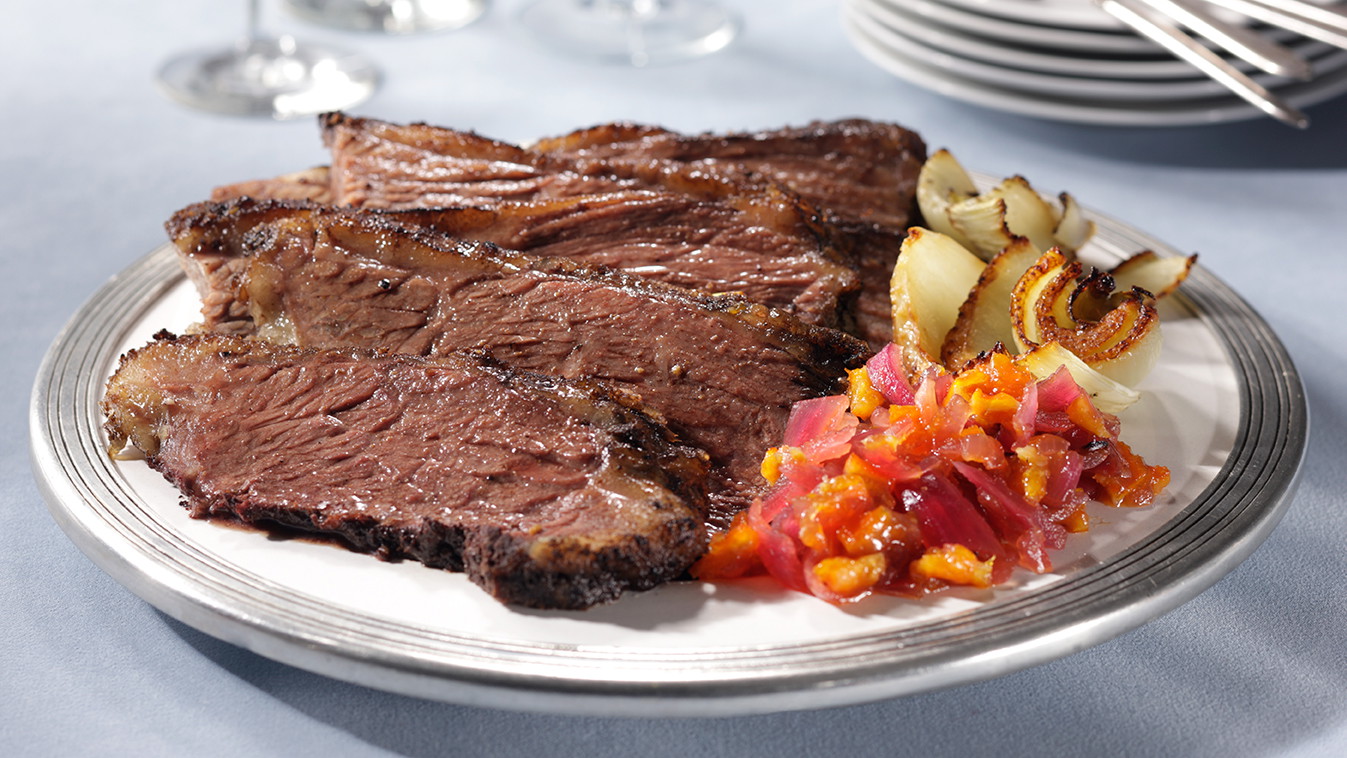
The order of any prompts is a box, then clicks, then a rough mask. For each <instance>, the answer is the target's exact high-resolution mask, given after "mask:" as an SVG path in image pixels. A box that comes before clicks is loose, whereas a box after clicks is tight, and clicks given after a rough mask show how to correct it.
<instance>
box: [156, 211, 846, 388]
mask: <svg viewBox="0 0 1347 758" xmlns="http://www.w3.org/2000/svg"><path fill="white" fill-rule="evenodd" d="M436 212H437V211H428V213H430V214H434V213H436ZM294 218H305V219H316V218H324V219H331V220H334V221H340V222H342V223H346V224H350V225H355V226H359V227H364V228H366V229H368V230H369V231H371V232H372V233H380V232H383V233H387V234H389V235H393V236H400V237H405V238H407V239H410V240H412V241H414V242H416V243H417V244H419V245H423V246H425V247H426V248H427V249H429V250H434V251H438V252H439V253H442V254H445V255H453V256H462V257H465V258H470V259H478V260H489V261H493V262H499V263H500V264H502V265H506V266H511V267H514V268H516V269H518V270H532V271H538V272H540V273H546V274H553V275H558V276H565V277H570V278H575V279H585V280H591V281H595V282H599V283H602V284H604V285H607V286H611V287H615V288H619V289H622V290H625V291H628V292H633V293H637V294H639V295H641V296H643V297H649V298H654V299H658V300H664V301H669V302H681V303H685V304H689V305H693V306H695V307H697V308H700V309H703V310H707V311H713V312H719V313H725V314H728V315H731V316H734V317H735V318H737V319H740V320H742V321H744V322H746V323H748V324H751V325H752V326H753V327H755V328H757V329H761V330H763V331H764V332H765V333H766V335H768V336H769V337H770V339H772V340H773V341H777V342H780V343H781V344H783V345H784V346H785V347H786V348H787V349H788V350H790V351H791V352H792V354H794V355H795V356H796V357H797V358H798V359H799V360H800V361H801V363H802V366H803V367H809V368H814V369H815V370H816V371H817V372H818V373H819V374H821V375H826V376H832V377H836V376H839V375H840V374H841V372H842V371H843V370H845V369H846V368H854V367H855V365H857V362H858V361H861V360H863V359H864V357H865V353H866V348H865V346H864V345H862V344H860V343H859V342H857V341H856V340H855V339H854V338H853V337H851V336H850V335H848V334H846V333H844V332H841V331H838V330H835V329H828V328H822V327H815V326H811V325H809V324H806V323H804V322H802V321H800V320H799V319H798V318H795V317H793V316H791V315H790V314H788V313H785V312H783V311H781V310H778V309H775V308H771V307H768V306H765V305H762V304H760V303H756V302H754V301H752V300H749V299H747V298H745V297H742V296H739V295H733V294H724V295H708V294H704V293H699V292H696V291H692V290H687V289H684V288H681V287H674V286H670V285H666V284H662V283H660V282H657V281H651V280H648V279H644V278H641V277H635V276H631V275H628V274H625V273H623V272H621V271H616V270H612V269H607V268H591V267H588V266H584V265H582V264H579V263H576V262H574V261H571V260H567V259H563V258H551V257H535V256H528V255H521V254H519V253H516V252H514V251H509V250H504V249H501V248H500V247H498V246H496V245H494V244H491V243H487V242H465V241H462V240H456V239H453V238H451V237H447V236H445V235H443V234H441V233H439V232H438V231H436V230H435V229H434V228H433V226H430V227H427V226H419V225H410V226H409V225H407V224H405V223H404V221H405V217H404V213H402V212H383V213H376V212H370V211H354V210H346V209H340V208H330V207H324V206H318V205H313V204H309V203H304V202H301V201H284V200H252V199H249V198H239V199H234V200H229V201H225V202H223V203H198V204H195V205H191V206H188V207H187V208H184V209H182V210H181V211H178V212H177V213H175V214H174V215H173V217H172V218H171V219H170V220H169V222H168V223H167V225H166V228H167V230H168V233H169V236H170V237H171V238H172V239H173V241H174V243H175V245H176V246H177V248H178V250H179V252H180V253H181V254H182V256H183V257H184V259H185V260H184V265H185V267H187V268H189V269H191V268H193V267H194V266H200V261H201V260H202V259H203V258H205V259H208V260H211V262H212V263H211V265H212V266H216V267H218V266H217V265H216V264H215V263H214V260H213V259H215V258H216V257H232V258H239V259H246V258H247V256H248V250H247V248H248V246H249V242H250V241H251V242H252V244H254V245H256V244H259V241H260V240H261V239H264V238H260V237H258V236H250V235H253V232H254V230H256V229H259V228H260V227H263V226H265V225H268V224H272V223H275V222H277V221H281V220H286V219H294ZM233 270H235V272H236V274H242V273H243V268H242V267H234V269H233ZM194 278H195V277H194ZM222 289H224V290H225V291H227V292H228V293H229V294H230V296H231V297H235V298H246V293H245V292H244V291H243V289H242V288H241V287H240V285H239V283H238V281H237V278H235V279H234V280H231V281H230V282H229V283H228V284H226V285H223V287H222ZM203 294H205V293H203ZM243 308H244V310H246V302H245V303H244V304H243ZM236 310H237V309H236ZM206 325H207V327H208V328H214V327H213V325H212V324H211V323H209V319H208V320H207V324H206ZM216 330H218V329H216ZM226 331H227V330H226Z"/></svg>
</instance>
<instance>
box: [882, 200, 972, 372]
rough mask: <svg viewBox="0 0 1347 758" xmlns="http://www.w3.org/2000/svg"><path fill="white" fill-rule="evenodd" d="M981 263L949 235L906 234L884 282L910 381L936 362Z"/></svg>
mask: <svg viewBox="0 0 1347 758" xmlns="http://www.w3.org/2000/svg"><path fill="white" fill-rule="evenodd" d="M984 265H985V264H984V263H983V262H982V260H981V259H980V258H978V257H977V256H976V255H973V254H972V253H970V252H968V250H966V249H965V248H964V247H963V246H962V245H960V244H959V243H958V242H957V241H955V240H954V239H953V238H951V237H949V236H948V235H944V234H940V233H939V232H935V231H931V230H929V229H922V228H919V227H914V228H912V229H909V230H908V233H907V238H906V239H904V240H903V245H902V248H901V249H900V251H899V254H898V262H897V263H896V264H894V267H893V277H892V278H891V279H890V280H889V298H890V300H891V301H892V303H893V342H894V344H895V345H896V346H897V347H898V349H899V350H900V351H901V355H902V358H903V362H904V364H905V365H906V367H907V370H908V372H909V373H910V374H912V375H913V376H919V375H920V374H921V373H922V372H924V371H925V370H926V369H927V368H928V367H930V366H931V365H933V364H937V363H940V352H941V345H943V344H944V341H945V335H946V334H948V333H949V331H950V329H952V328H953V327H954V322H955V321H956V320H957V319H958V317H959V308H960V306H961V305H962V304H963V302H964V301H965V300H966V299H967V298H968V293H969V291H970V290H972V288H973V285H974V284H975V283H976V282H977V281H978V277H979V276H980V275H981V274H982V270H983V268H984Z"/></svg>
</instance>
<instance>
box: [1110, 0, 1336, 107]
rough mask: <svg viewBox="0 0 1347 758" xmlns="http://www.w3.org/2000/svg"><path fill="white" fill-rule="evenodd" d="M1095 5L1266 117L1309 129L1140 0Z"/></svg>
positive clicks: (1279, 102) (1275, 99)
mask: <svg viewBox="0 0 1347 758" xmlns="http://www.w3.org/2000/svg"><path fill="white" fill-rule="evenodd" d="M1095 2H1096V4H1097V5H1098V6H1099V7H1100V8H1102V9H1103V10H1104V11H1105V12H1107V13H1108V14H1109V15H1111V16H1113V17H1114V18H1117V19H1118V20H1120V21H1122V22H1123V23H1124V24H1127V25H1128V26H1129V27H1131V28H1132V29H1134V30H1135V31H1136V32H1137V33H1139V34H1141V35H1143V36H1145V37H1146V38H1148V39H1150V40H1153V41H1155V42H1157V43H1159V44H1160V45H1161V46H1163V47H1164V48H1165V49H1166V50H1168V51H1170V52H1171V53H1173V54H1174V55H1177V56H1178V57H1180V58H1182V59H1183V60H1185V61H1187V62H1188V63H1190V64H1192V65H1193V66H1195V67H1197V68H1198V69H1199V70H1200V71H1202V73H1204V74H1206V75H1207V76H1209V77H1211V78H1212V79H1214V80H1216V81H1217V82H1220V83H1221V84H1222V85H1224V86H1225V87H1226V88H1227V89H1229V90H1230V91H1231V92H1234V93H1235V94H1236V95H1239V96H1240V97H1242V98H1244V99H1245V100H1246V101H1248V102H1249V103H1252V104H1253V105H1254V106H1255V107H1257V108H1258V109H1259V110H1261V111H1263V112H1264V113H1266V114H1268V115H1269V116H1272V117H1273V118H1275V119H1277V120H1278V121H1281V122H1282V123H1285V124H1289V125H1290V126H1294V127H1296V128H1298V129H1304V128H1306V127H1307V126H1309V124H1310V120H1309V118H1308V117H1306V116H1305V114H1304V113H1301V112H1300V111H1298V110H1296V109H1295V108H1293V107H1291V106H1290V105H1287V104H1286V103H1285V102H1283V101H1282V100H1281V99H1280V98H1278V97H1277V96H1276V95H1274V94H1272V93H1271V92H1269V91H1268V90H1267V89H1266V88H1265V87H1263V86H1262V85H1260V84H1259V83H1258V82H1255V81H1254V80H1252V79H1250V78H1249V77H1247V76H1245V75H1244V74H1242V73H1240V71H1239V70H1238V69H1236V68H1235V67H1234V66H1231V65H1230V64H1229V63H1228V62H1226V60H1225V59H1223V58H1222V57H1221V56H1219V55H1217V54H1216V53H1213V52H1212V51H1210V50H1208V49H1207V48H1205V47H1203V46H1202V45H1201V44H1199V43H1198V42H1197V41H1196V40H1194V39H1193V38H1192V37H1189V36H1188V35H1187V34H1184V32H1183V30H1182V29H1180V28H1179V27H1178V26H1176V25H1174V23H1173V22H1172V21H1170V20H1169V19H1168V18H1166V17H1165V16H1163V15H1162V14H1159V13H1156V12H1155V10H1154V9H1153V8H1151V7H1150V6H1149V5H1146V4H1144V3H1143V2H1141V0H1095Z"/></svg>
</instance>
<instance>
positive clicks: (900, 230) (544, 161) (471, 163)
mask: <svg viewBox="0 0 1347 758" xmlns="http://www.w3.org/2000/svg"><path fill="white" fill-rule="evenodd" d="M322 125H323V130H324V139H325V141H326V143H327V144H328V146H329V147H330V148H331V150H332V174H333V188H334V189H333V191H334V195H333V196H334V199H335V200H336V201H337V202H338V203H342V204H349V205H357V206H362V207H385V208H386V207H410V206H419V207H428V206H435V205H474V206H481V205H490V204H493V203H496V202H500V201H503V200H526V199H527V200H532V199H540V198H543V199H546V198H557V197H572V196H576V195H580V194H592V193H596V192H612V191H618V190H623V189H633V188H645V189H652V188H655V189H664V190H672V191H677V192H684V193H688V192H691V193H694V194H698V193H700V194H698V196H700V197H705V196H706V195H707V194H715V195H720V196H726V195H733V194H735V193H740V194H753V193H760V192H762V191H764V189H765V188H766V187H769V186H772V185H774V184H775V185H780V186H784V187H786V188H789V189H790V190H791V191H792V192H794V193H797V194H798V195H799V196H801V197H802V198H803V199H804V200H805V201H806V202H807V204H808V205H809V206H812V207H815V208H817V209H818V210H819V211H820V212H821V213H822V216H823V219H824V221H826V222H827V223H828V224H829V225H831V226H833V227H834V228H835V229H836V234H835V235H833V236H832V237H831V238H830V239H831V240H832V242H833V243H834V245H835V246H837V247H840V248H842V252H843V253H844V254H846V255H847V256H848V260H850V261H851V262H852V264H853V267H854V268H856V269H858V270H859V272H860V292H859V294H858V296H857V298H856V299H855V307H854V311H853V314H852V315H853V319H854V326H853V329H854V331H855V332H856V333H857V334H858V335H860V336H861V337H863V338H864V339H866V340H867V341H868V342H870V343H871V346H872V347H878V346H880V345H883V344H884V343H885V342H887V341H888V340H889V339H890V337H891V336H892V324H891V315H890V307H889V276H890V274H891V272H892V269H893V263H894V261H896V260H897V257H898V250H899V247H900V245H901V242H902V238H903V236H904V234H905V233H906V229H907V226H908V225H909V224H910V223H911V222H912V220H913V218H914V216H915V213H916V201H915V196H916V179H917V175H918V173H919V172H920V170H921V166H922V164H923V163H924V162H925V159H926V146H925V143H924V142H923V141H922V140H921V138H920V136H918V135H917V134H916V133H914V132H912V131H910V130H908V129H904V128H903V127H901V126H898V125H896V124H888V123H880V122H874V121H868V120H863V119H846V120H841V121H833V122H816V123H813V124H809V125H807V126H804V127H795V128H785V129H779V130H774V131H763V132H754V133H744V134H728V135H719V134H704V135H697V136H688V135H681V134H678V133H675V132H671V131H668V130H666V129H660V128H657V127H648V126H639V125H632V124H609V125H605V126H598V127H593V128H590V129H585V130H581V131H578V132H574V133H572V134H569V135H565V136H563V137H556V138H550V139H544V140H541V141H539V142H538V143H536V144H535V145H534V146H533V147H532V148H530V149H525V148H521V147H518V146H514V145H508V144H506V143H502V142H497V141H494V140H488V139H485V138H483V137H480V136H477V135H474V134H470V133H464V132H458V131H455V130H452V129H444V128H440V127H434V126H429V125H426V124H412V125H410V126H400V125H396V124H389V123H386V122H382V121H376V120H372V119H362V118H352V117H349V116H345V115H342V114H327V115H326V116H324V117H322Z"/></svg>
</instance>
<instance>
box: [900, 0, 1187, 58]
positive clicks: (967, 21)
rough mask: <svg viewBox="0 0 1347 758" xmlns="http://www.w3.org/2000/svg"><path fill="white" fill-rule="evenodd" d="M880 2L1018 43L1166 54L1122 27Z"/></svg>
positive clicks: (929, 3) (919, 1)
mask: <svg viewBox="0 0 1347 758" xmlns="http://www.w3.org/2000/svg"><path fill="white" fill-rule="evenodd" d="M876 2H877V3H878V4H881V5H886V6H888V7H890V8H892V9H893V10H895V11H899V12H902V13H904V14H906V15H908V16H912V17H919V18H921V19H926V20H929V21H931V22H934V23H937V24H940V25H942V26H944V27H946V28H949V29H957V30H959V31H962V32H967V33H970V34H975V35H979V36H982V37H987V38H989V39H991V40H995V41H998V42H1002V43H1006V44H1012V45H1015V46H1018V47H1025V48H1045V49H1054V48H1055V49H1060V50H1069V51H1077V52H1088V53H1100V52H1102V53H1113V54H1120V55H1151V56H1154V55H1163V54H1165V53H1164V48H1162V47H1160V46H1159V45H1157V44H1155V43H1154V42H1152V41H1150V40H1148V39H1146V38H1145V37H1139V36H1137V35H1136V34H1134V33H1132V31H1131V30H1129V29H1125V28H1121V27H1118V28H1112V29H1093V28H1090V29H1079V28H1073V27H1066V26H1056V25H1049V24H1046V23H1031V22H1028V21H1023V20H1016V19H1012V18H1003V17H1000V16H988V15H984V14H981V13H973V12H971V11H968V10H963V9H961V8H959V7H958V6H956V5H951V4H947V3H942V2H940V1H939V0H876Z"/></svg>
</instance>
